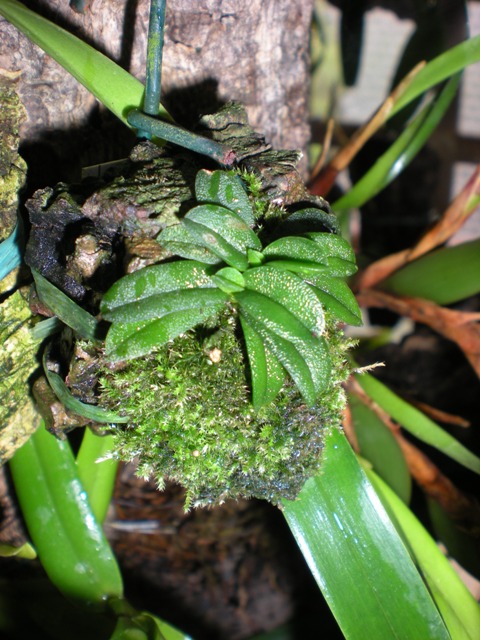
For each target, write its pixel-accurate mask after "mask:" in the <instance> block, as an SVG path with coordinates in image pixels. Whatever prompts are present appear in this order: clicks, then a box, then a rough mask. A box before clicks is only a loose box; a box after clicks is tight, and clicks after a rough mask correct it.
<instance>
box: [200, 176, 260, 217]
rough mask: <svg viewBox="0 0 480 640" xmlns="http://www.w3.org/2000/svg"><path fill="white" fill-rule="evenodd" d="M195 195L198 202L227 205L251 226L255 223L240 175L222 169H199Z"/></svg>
mask: <svg viewBox="0 0 480 640" xmlns="http://www.w3.org/2000/svg"><path fill="white" fill-rule="evenodd" d="M195 195H196V196H197V200H198V202H208V203H211V204H219V205H221V206H223V207H227V209H230V211H233V212H234V213H236V214H237V215H239V216H240V217H241V218H242V220H243V221H244V222H245V223H246V224H247V225H249V226H253V224H254V223H255V217H254V215H253V209H252V205H251V203H250V199H249V197H248V194H247V192H246V191H245V187H244V185H243V182H242V179H241V178H240V176H236V175H232V174H230V173H227V172H226V171H220V170H218V171H207V170H202V171H199V172H198V173H197V177H196V179H195Z"/></svg>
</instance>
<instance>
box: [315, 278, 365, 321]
mask: <svg viewBox="0 0 480 640" xmlns="http://www.w3.org/2000/svg"><path fill="white" fill-rule="evenodd" d="M308 280H309V282H311V283H312V284H314V285H315V286H314V287H312V288H313V291H314V292H315V294H316V295H317V296H318V298H319V300H320V301H321V302H322V303H323V304H324V305H325V308H326V309H328V310H329V311H330V312H331V313H332V314H333V315H334V316H335V317H336V318H337V319H338V320H342V321H343V322H346V323H347V324H351V325H354V326H360V325H361V324H362V314H361V312H360V308H359V306H358V303H357V300H356V298H355V296H354V295H353V293H352V292H351V290H350V288H349V286H348V285H347V283H346V282H345V281H344V280H342V279H341V278H333V277H330V276H328V275H321V276H318V277H312V278H308Z"/></svg>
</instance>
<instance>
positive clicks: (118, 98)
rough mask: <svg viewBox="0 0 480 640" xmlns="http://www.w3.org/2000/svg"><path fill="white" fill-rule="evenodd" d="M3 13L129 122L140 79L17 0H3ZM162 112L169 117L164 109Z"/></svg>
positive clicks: (140, 87)
mask: <svg viewBox="0 0 480 640" xmlns="http://www.w3.org/2000/svg"><path fill="white" fill-rule="evenodd" d="M0 15H2V16H3V17H4V18H6V19H7V20H8V21H9V22H11V23H12V24H14V25H15V26H16V27H17V29H19V30H20V31H22V33H24V34H25V35H26V36H27V37H28V38H30V40H32V41H33V42H35V44H37V45H38V46H39V47H41V49H43V50H44V51H45V52H46V53H47V54H48V55H49V56H51V57H52V58H53V59H54V60H56V61H57V62H58V63H59V64H61V65H62V67H63V68H64V69H66V70H67V71H68V72H69V73H71V74H72V76H73V77H74V78H76V79H77V80H78V81H79V82H80V83H81V84H83V85H84V86H85V87H86V88H87V89H88V90H89V91H90V92H91V93H92V94H93V95H94V96H95V97H96V98H98V100H100V102H102V103H103V104H104V105H105V106H106V107H107V108H108V109H110V111H112V113H114V114H115V115H116V116H117V117H118V118H120V120H122V121H123V122H124V123H125V124H127V125H128V122H127V113H128V111H129V110H130V109H132V108H135V107H137V108H140V107H141V105H142V101H143V93H144V88H143V85H142V83H141V82H139V81H138V80H137V79H136V78H134V77H133V76H132V75H130V74H129V73H128V72H127V71H125V70H124V69H122V68H121V67H119V66H118V65H117V64H116V63H115V62H113V61H112V60H110V59H109V58H107V57H106V56H104V55H103V54H102V53H99V52H98V51H96V50H95V49H94V48H93V47H91V46H90V45H88V44H86V43H85V42H83V41H82V40H80V39H79V38H77V37H76V36H74V35H72V34H71V33H68V31H65V30H64V29H62V28H61V27H58V26H57V25H55V24H53V23H52V22H50V21H49V20H46V19H45V18H42V17H41V16H39V15H37V14H36V13H34V12H33V11H30V9H27V8H26V7H25V6H24V5H22V4H20V2H16V0H2V1H1V2H0ZM161 115H162V116H163V117H169V116H168V114H167V112H166V111H165V110H164V109H162V110H161Z"/></svg>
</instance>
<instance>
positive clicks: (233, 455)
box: [100, 313, 348, 508]
mask: <svg viewBox="0 0 480 640" xmlns="http://www.w3.org/2000/svg"><path fill="white" fill-rule="evenodd" d="M235 325H236V318H235V317H234V316H233V315H232V314H231V313H230V314H225V315H224V316H223V317H222V318H221V320H220V328H219V329H217V330H212V331H211V332H210V333H209V332H207V331H206V330H203V331H195V332H194V331H191V332H189V333H187V334H185V335H183V336H180V337H179V338H177V339H176V340H175V341H173V342H171V343H170V344H169V345H168V346H167V347H165V348H163V349H161V350H160V351H158V352H157V353H155V354H151V355H150V356H149V357H147V358H141V359H138V360H133V361H131V362H129V363H128V364H127V366H126V367H125V368H124V369H123V370H122V371H116V372H115V373H112V372H109V371H108V370H105V373H104V375H103V377H102V380H101V384H102V392H101V400H100V401H101V404H103V405H105V406H108V407H110V408H115V409H116V410H118V411H120V412H125V413H126V414H127V415H130V416H131V423H130V424H129V426H128V427H122V426H117V427H116V428H115V432H114V438H115V449H116V452H117V453H116V456H117V457H118V458H120V459H123V460H127V461H131V460H137V462H138V474H139V475H141V476H144V477H154V478H155V479H156V481H157V483H158V485H159V487H160V488H161V487H162V486H163V483H164V478H168V479H170V480H174V481H176V482H178V483H179V484H181V485H183V486H184V487H186V489H187V502H186V507H187V508H188V507H190V506H206V505H213V504H216V503H220V502H222V501H224V500H225V499H227V498H238V497H256V498H263V499H266V500H268V501H270V502H272V503H274V504H276V503H279V502H280V500H281V499H282V498H289V499H293V498H295V497H296V495H297V494H298V492H299V491H300V489H301V487H302V485H303V483H304V482H305V480H306V479H307V478H308V477H310V476H311V475H313V474H314V473H316V472H317V471H318V469H319V465H320V458H321V452H322V445H323V438H324V434H325V431H326V430H329V429H332V428H334V427H336V426H337V425H338V424H339V422H340V416H341V411H342V409H343V407H344V394H343V390H342V388H341V385H340V383H341V382H342V381H343V380H344V379H345V377H346V375H347V374H348V371H347V367H346V363H345V358H344V352H345V348H346V347H347V345H346V343H345V341H344V339H343V336H342V335H341V333H340V332H339V331H338V330H337V329H336V328H334V326H333V324H332V323H331V322H329V330H328V333H329V341H330V342H329V344H331V345H332V360H333V369H334V374H333V376H332V383H331V386H330V388H329V391H328V393H327V394H326V395H325V396H324V397H323V398H321V399H319V401H318V403H317V404H316V405H315V406H314V407H308V406H306V404H305V403H304V401H303V400H302V398H301V396H300V394H299V393H298V391H297V390H296V388H295V387H293V386H292V385H290V384H285V386H284V388H283V389H282V391H281V392H280V394H279V396H278V397H277V399H276V400H275V403H273V404H271V405H269V406H267V407H265V408H262V409H261V410H260V411H258V412H255V411H254V410H253V408H252V406H251V404H250V398H249V391H248V389H249V381H248V378H247V375H248V373H247V371H248V370H247V368H246V366H245V362H244V356H243V349H242V344H241V343H240V341H239V339H238V338H237V335H236V331H235Z"/></svg>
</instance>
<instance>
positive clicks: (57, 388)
mask: <svg viewBox="0 0 480 640" xmlns="http://www.w3.org/2000/svg"><path fill="white" fill-rule="evenodd" d="M43 369H44V371H45V375H46V376H47V380H48V383H49V385H50V386H51V387H52V390H53V392H54V394H55V395H56V396H57V398H58V399H59V400H60V402H61V403H62V404H63V406H64V407H65V408H66V409H68V410H69V411H73V413H77V414H78V415H79V416H84V417H85V418H88V419H89V420H93V421H94V422H101V423H112V422H113V423H122V422H128V418H127V417H125V416H120V415H119V414H118V413H115V412H114V411H109V410H108V409H104V408H103V407H97V406H96V405H93V404H85V402H82V401H81V400H79V399H78V398H75V396H74V395H73V394H72V392H71V391H70V389H69V388H68V387H67V385H66V384H65V382H64V381H63V380H62V378H61V377H60V376H59V375H58V374H57V373H54V372H53V371H50V370H49V368H48V366H47V363H46V355H45V354H44V356H43Z"/></svg>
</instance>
